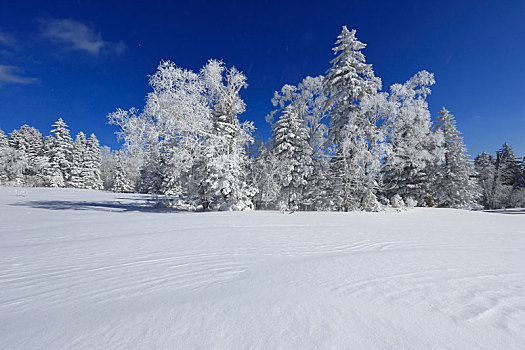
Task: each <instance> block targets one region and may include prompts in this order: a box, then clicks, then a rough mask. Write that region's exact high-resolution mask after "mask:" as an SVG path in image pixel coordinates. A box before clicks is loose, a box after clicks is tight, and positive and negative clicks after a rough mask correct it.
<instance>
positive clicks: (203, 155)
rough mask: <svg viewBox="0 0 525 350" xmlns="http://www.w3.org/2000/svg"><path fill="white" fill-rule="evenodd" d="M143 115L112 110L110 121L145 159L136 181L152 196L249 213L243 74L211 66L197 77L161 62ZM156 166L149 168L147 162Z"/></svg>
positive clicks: (250, 193) (213, 63)
mask: <svg viewBox="0 0 525 350" xmlns="http://www.w3.org/2000/svg"><path fill="white" fill-rule="evenodd" d="M150 85H151V87H152V88H153V92H151V93H149V94H148V97H147V102H146V107H145V108H144V112H143V113H140V114H138V113H136V112H137V111H136V110H131V111H129V112H126V111H122V110H118V111H117V112H115V113H113V114H111V115H110V120H111V122H112V123H114V124H116V125H119V126H120V127H121V128H122V134H121V135H123V138H124V139H125V140H127V141H128V142H129V144H130V146H132V147H130V148H132V149H134V150H137V149H138V150H141V152H143V153H142V154H144V157H143V158H142V159H143V161H142V164H141V166H140V169H141V174H142V177H143V178H144V176H147V177H149V178H150V179H149V180H148V181H142V182H143V183H145V184H146V185H147V187H150V188H151V186H150V185H151V184H158V185H155V187H156V188H155V191H157V190H158V191H160V192H161V193H170V194H174V195H180V196H184V197H185V198H187V199H188V200H190V199H192V198H194V197H199V198H200V206H201V207H202V208H203V209H208V208H209V209H214V210H217V209H218V210H230V209H233V210H235V209H247V208H251V207H252V206H253V205H252V200H251V198H252V197H253V191H254V189H253V188H250V187H249V186H248V185H247V183H246V181H245V179H244V176H245V166H246V165H245V163H246V162H247V161H248V159H247V157H246V154H245V151H244V148H243V146H244V144H245V143H246V142H251V132H252V130H253V124H252V123H243V124H240V123H239V121H238V117H237V115H238V114H239V113H242V112H243V111H244V109H245V106H244V102H243V101H242V99H241V98H240V96H239V91H240V90H241V89H242V88H243V87H245V86H246V78H245V76H244V75H243V74H242V73H241V72H239V71H237V70H236V69H235V68H231V69H226V68H225V67H224V64H223V63H222V62H220V61H215V60H210V61H209V62H208V64H207V65H206V66H205V67H204V68H203V69H202V70H201V72H200V73H199V74H197V73H195V72H192V71H190V70H184V69H181V68H178V67H176V66H175V64H173V63H172V62H169V61H167V62H161V63H160V65H159V67H158V70H157V72H156V73H155V74H154V75H153V76H151V78H150ZM152 162H155V163H152Z"/></svg>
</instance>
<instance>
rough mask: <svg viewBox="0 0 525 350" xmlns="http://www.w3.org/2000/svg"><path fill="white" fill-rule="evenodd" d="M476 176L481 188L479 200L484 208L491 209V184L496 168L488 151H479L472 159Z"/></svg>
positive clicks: (492, 200) (492, 197) (492, 201)
mask: <svg viewBox="0 0 525 350" xmlns="http://www.w3.org/2000/svg"><path fill="white" fill-rule="evenodd" d="M474 168H475V170H476V178H477V181H478V186H479V187H480V190H481V198H480V202H481V204H482V205H483V207H485V209H492V208H493V206H494V196H493V191H492V189H493V184H494V176H495V170H496V162H495V160H494V157H492V156H491V155H490V154H488V153H485V152H483V153H481V154H478V155H477V156H476V159H475V160H474Z"/></svg>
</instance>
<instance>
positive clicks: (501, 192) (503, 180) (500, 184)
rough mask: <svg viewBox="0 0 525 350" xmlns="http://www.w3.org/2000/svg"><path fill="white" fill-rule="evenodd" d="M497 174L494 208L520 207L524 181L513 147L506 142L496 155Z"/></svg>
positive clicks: (494, 186)
mask: <svg viewBox="0 0 525 350" xmlns="http://www.w3.org/2000/svg"><path fill="white" fill-rule="evenodd" d="M496 154H497V157H496V174H495V177H494V184H493V193H494V200H495V203H494V206H493V207H494V208H509V207H517V206H520V205H521V204H522V203H521V202H522V200H523V189H524V188H525V181H524V179H523V176H522V173H521V170H520V167H519V163H518V162H517V160H516V158H515V156H514V151H513V149H512V147H511V146H510V145H509V144H508V143H507V142H505V143H504V144H503V146H502V147H501V149H500V150H499V151H498V152H497V153H496Z"/></svg>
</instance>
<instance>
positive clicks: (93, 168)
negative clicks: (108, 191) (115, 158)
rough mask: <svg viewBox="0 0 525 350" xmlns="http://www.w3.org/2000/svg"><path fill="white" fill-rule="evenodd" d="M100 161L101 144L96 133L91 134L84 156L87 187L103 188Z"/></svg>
mask: <svg viewBox="0 0 525 350" xmlns="http://www.w3.org/2000/svg"><path fill="white" fill-rule="evenodd" d="M100 163H101V153H100V144H99V142H98V139H97V137H96V136H95V134H91V135H90V136H89V139H88V142H87V148H86V153H85V156H84V169H83V173H84V174H83V178H84V187H85V188H89V189H93V190H101V189H102V188H103V187H104V185H103V182H102V178H101V177H100V173H101V171H100V166H101V164H100Z"/></svg>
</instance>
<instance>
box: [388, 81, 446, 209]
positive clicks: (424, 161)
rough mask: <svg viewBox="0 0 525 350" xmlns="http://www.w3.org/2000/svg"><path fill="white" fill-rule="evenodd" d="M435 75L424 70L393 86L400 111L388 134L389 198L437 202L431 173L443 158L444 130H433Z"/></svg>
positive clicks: (420, 202) (393, 99)
mask: <svg viewBox="0 0 525 350" xmlns="http://www.w3.org/2000/svg"><path fill="white" fill-rule="evenodd" d="M434 82H435V81H434V75H433V74H431V73H429V72H427V71H421V72H419V73H417V74H416V75H414V76H413V77H412V78H410V79H409V80H408V81H407V82H406V83H405V84H403V85H401V84H394V85H393V86H392V87H391V93H390V100H391V101H392V102H393V103H395V104H396V106H397V111H396V113H395V120H394V121H393V124H392V130H391V132H390V135H389V143H390V145H391V152H390V153H389V154H388V155H387V157H386V158H385V161H384V164H383V184H384V185H383V186H384V193H385V195H386V197H387V198H388V199H392V198H393V197H394V196H395V195H396V194H398V195H399V196H400V197H401V199H402V200H403V201H404V202H405V203H406V202H407V201H408V200H409V199H410V200H411V201H416V203H417V205H420V206H429V205H434V204H435V203H434V198H433V197H434V189H433V188H432V177H433V173H434V172H435V170H436V167H437V166H438V165H439V164H440V163H441V162H442V160H443V159H444V158H443V150H442V149H441V147H440V144H441V143H442V137H443V136H442V134H441V132H440V131H439V132H436V133H435V132H432V129H431V127H432V122H431V119H430V112H429V110H428V104H427V102H426V97H427V96H428V95H429V94H430V86H431V85H433V84H434Z"/></svg>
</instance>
